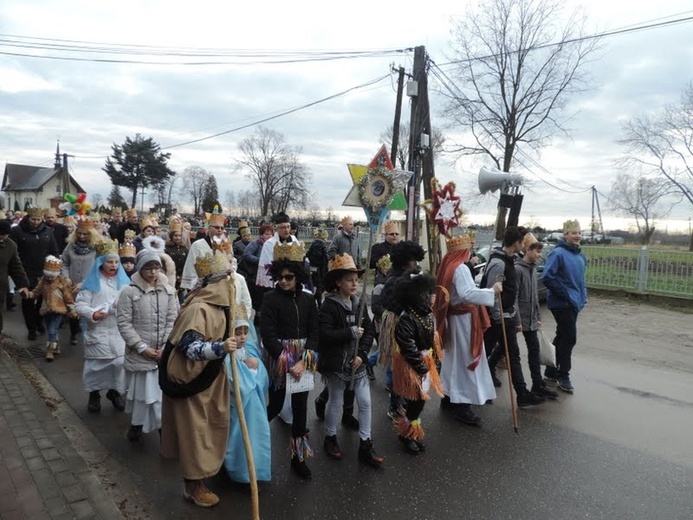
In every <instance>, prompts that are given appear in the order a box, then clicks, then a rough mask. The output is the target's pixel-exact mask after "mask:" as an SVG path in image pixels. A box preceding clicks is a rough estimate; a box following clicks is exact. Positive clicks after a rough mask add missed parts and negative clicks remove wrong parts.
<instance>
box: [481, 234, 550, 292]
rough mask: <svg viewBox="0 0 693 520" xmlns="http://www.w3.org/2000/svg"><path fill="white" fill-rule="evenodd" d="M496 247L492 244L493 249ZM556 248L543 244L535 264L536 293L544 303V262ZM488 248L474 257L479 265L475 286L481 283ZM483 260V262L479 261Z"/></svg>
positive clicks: (482, 249) (484, 248)
mask: <svg viewBox="0 0 693 520" xmlns="http://www.w3.org/2000/svg"><path fill="white" fill-rule="evenodd" d="M495 247H498V246H496V245H495V244H494V248H495ZM555 248H556V244H550V243H544V249H542V251H541V258H539V261H538V262H537V267H536V269H535V272H536V273H537V292H538V294H539V301H540V302H544V301H546V287H545V286H544V281H543V276H544V266H546V260H547V259H548V257H549V254H550V253H551V251H553V250H554V249H555ZM489 251H490V248H489V247H488V246H486V247H482V248H480V249H479V251H477V253H476V255H477V256H478V257H479V263H478V264H477V266H476V269H475V270H474V281H475V282H476V285H477V286H479V284H480V283H481V278H482V277H483V276H484V269H485V267H486V262H487V260H488V256H490V253H489ZM482 258H483V262H482V261H481V260H482Z"/></svg>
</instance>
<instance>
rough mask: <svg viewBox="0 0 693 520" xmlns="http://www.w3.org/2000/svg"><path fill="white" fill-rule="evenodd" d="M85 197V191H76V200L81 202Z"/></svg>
mask: <svg viewBox="0 0 693 520" xmlns="http://www.w3.org/2000/svg"><path fill="white" fill-rule="evenodd" d="M86 199H87V194H86V193H78V194H77V202H79V203H82V202H84V201H85V200H86Z"/></svg>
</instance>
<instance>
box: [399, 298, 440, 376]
mask: <svg viewBox="0 0 693 520" xmlns="http://www.w3.org/2000/svg"><path fill="white" fill-rule="evenodd" d="M424 313H428V315H429V316H430V313H431V310H430V309H426V310H424V309H422V310H421V312H419V313H418V314H419V315H420V316H423V315H424ZM430 323H431V330H427V329H426V328H425V327H424V326H423V325H422V324H421V322H420V321H419V319H418V318H417V317H416V316H414V315H413V314H412V313H411V312H410V311H409V310H404V311H402V313H401V314H400V315H399V319H398V320H397V325H395V340H396V341H397V345H398V346H399V351H400V353H401V354H402V356H403V357H404V359H405V360H406V361H407V363H409V364H410V365H411V367H412V368H413V369H414V370H415V371H416V372H417V373H418V374H419V375H424V374H426V373H427V372H428V367H426V364H425V363H424V362H423V356H422V351H425V350H428V349H430V348H432V347H433V319H431V321H430Z"/></svg>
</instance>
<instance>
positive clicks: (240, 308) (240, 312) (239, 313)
mask: <svg viewBox="0 0 693 520" xmlns="http://www.w3.org/2000/svg"><path fill="white" fill-rule="evenodd" d="M233 319H234V321H239V320H243V321H250V319H249V318H248V311H247V310H245V305H236V307H235V308H234V312H233Z"/></svg>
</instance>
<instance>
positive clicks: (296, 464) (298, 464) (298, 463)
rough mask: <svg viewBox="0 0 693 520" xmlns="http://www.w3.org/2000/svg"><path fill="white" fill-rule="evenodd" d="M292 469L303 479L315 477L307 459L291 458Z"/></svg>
mask: <svg viewBox="0 0 693 520" xmlns="http://www.w3.org/2000/svg"><path fill="white" fill-rule="evenodd" d="M291 469H292V470H293V472H294V473H296V475H298V477H299V478H300V479H301V480H310V479H312V478H313V474H312V473H311V471H310V468H309V467H308V465H307V464H306V461H305V460H298V457H292V458H291Z"/></svg>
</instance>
